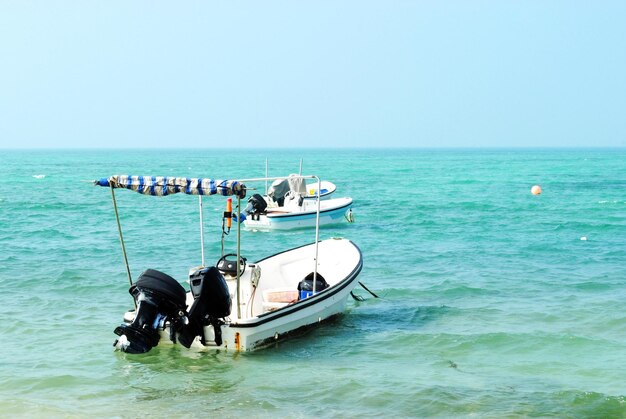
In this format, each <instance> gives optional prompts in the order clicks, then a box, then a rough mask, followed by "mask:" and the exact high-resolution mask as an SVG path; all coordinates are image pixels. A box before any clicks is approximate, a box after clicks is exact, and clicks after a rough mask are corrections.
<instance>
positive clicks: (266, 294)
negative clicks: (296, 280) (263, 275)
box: [263, 288, 298, 312]
mask: <svg viewBox="0 0 626 419" xmlns="http://www.w3.org/2000/svg"><path fill="white" fill-rule="evenodd" d="M296 301H298V290H295V289H293V288H268V289H266V290H263V312H268V311H274V310H278V309H279V308H282V307H285V306H287V305H289V304H292V303H295V302H296Z"/></svg>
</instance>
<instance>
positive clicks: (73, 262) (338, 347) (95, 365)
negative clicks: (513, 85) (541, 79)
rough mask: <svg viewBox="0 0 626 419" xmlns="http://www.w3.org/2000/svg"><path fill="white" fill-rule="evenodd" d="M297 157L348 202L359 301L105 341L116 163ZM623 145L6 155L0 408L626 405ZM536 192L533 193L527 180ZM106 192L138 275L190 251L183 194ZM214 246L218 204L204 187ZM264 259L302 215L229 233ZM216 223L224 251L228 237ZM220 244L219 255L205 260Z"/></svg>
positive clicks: (220, 173)
mask: <svg viewBox="0 0 626 419" xmlns="http://www.w3.org/2000/svg"><path fill="white" fill-rule="evenodd" d="M268 156H269V157H270V161H269V166H270V173H269V174H270V176H274V175H284V174H289V173H294V172H297V171H298V168H299V160H300V158H303V159H304V160H303V166H304V169H303V172H306V173H312V174H317V175H319V176H320V177H321V178H322V179H327V180H329V181H332V182H333V183H335V184H336V185H337V191H336V192H335V196H337V197H339V196H349V197H352V198H353V199H354V204H353V213H354V218H355V222H354V223H353V224H349V223H347V222H346V223H343V224H338V225H334V226H328V227H326V228H323V229H322V231H321V235H320V236H321V238H328V237H334V236H342V237H346V238H348V239H350V240H352V241H354V242H355V243H356V244H357V245H358V246H359V247H360V248H361V250H362V252H363V257H364V267H363V270H362V272H361V275H360V280H361V281H362V282H363V283H364V284H365V285H366V286H368V287H369V288H370V289H372V290H373V291H374V292H376V293H377V294H378V295H380V296H381V298H379V299H375V298H373V297H372V296H371V295H369V294H368V293H367V292H365V291H364V290H363V289H361V288H358V287H357V290H356V293H358V294H359V295H361V296H363V297H364V298H365V301H362V302H357V301H349V302H348V307H347V310H346V312H345V313H344V314H343V315H341V316H339V317H338V318H336V319H334V320H333V321H332V322H330V323H329V324H326V325H324V326H323V327H320V328H316V329H313V330H310V331H308V332H306V333H305V334H303V335H301V336H297V337H294V338H292V339H290V340H288V341H285V342H280V343H278V344H277V345H275V346H273V347H270V348H267V349H265V350H262V351H258V352H253V353H250V354H236V353H233V352H228V351H221V352H211V351H209V352H189V351H186V350H182V349H181V348H179V347H174V346H171V345H169V346H159V347H157V348H155V349H154V350H152V351H151V352H150V353H148V354H145V355H127V354H123V353H119V352H113V347H112V343H113V340H114V338H115V335H114V334H113V329H114V328H115V326H117V325H118V324H119V323H120V321H121V318H122V314H123V313H124V311H126V310H128V309H130V308H132V299H131V297H130V295H129V294H128V280H127V278H126V272H125V268H124V265H123V259H122V255H121V250H120V245H119V241H118V237H117V230H116V224H115V218H114V215H113V211H112V205H111V196H110V192H109V191H108V190H106V189H103V188H95V187H93V186H91V185H90V184H89V183H86V182H82V180H89V179H95V178H100V177H106V176H109V175H112V174H139V175H152V174H155V175H167V176H194V177H200V176H202V177H215V178H227V177H231V178H233V177H262V176H264V174H265V158H266V157H268ZM625 169H626V150H623V149H620V150H597V149H585V150H289V151H276V150H272V151H271V152H270V151H264V150H252V151H244V152H235V151H225V150H187V151H185V150H182V151H180V150H179V151H174V150H170V151H145V150H131V151H116V150H112V151H110V150H107V151H104V150H100V151H72V150H65V151H43V150H42V151H3V152H2V155H1V157H0V175H1V176H2V179H5V181H4V182H0V248H1V249H2V252H0V267H1V268H2V269H1V270H0V318H1V319H2V320H3V321H2V323H1V324H0V332H1V335H2V337H3V339H2V342H1V343H0V346H1V349H2V350H1V353H2V362H1V363H0V412H2V415H7V416H18V417H84V416H98V417H101V416H105V417H137V416H139V415H142V416H143V415H156V416H159V417H166V416H167V417H170V416H186V417H201V416H207V415H208V416H217V415H220V416H224V417H234V416H240V415H243V416H250V417H276V416H279V417H285V416H288V417H337V416H341V417H373V416H380V415H383V414H384V415H386V416H399V417H415V416H418V417H423V416H470V415H471V416H474V415H475V416H480V417H516V416H559V417H562V416H567V417H584V416H597V417H624V416H626V405H625V404H624V396H625V395H626V385H625V384H624V380H623V377H624V376H625V375H626V363H625V362H624V360H626V314H625V312H624V304H623V302H624V301H625V300H626V289H625V288H626V287H625V285H626V246H624V238H625V237H626V170H625ZM536 184H537V185H540V186H541V188H542V191H543V192H542V194H541V195H532V194H531V192H530V189H531V187H532V186H533V185H536ZM124 192H125V191H120V192H119V193H117V194H116V198H117V200H118V205H119V208H120V212H121V216H122V219H121V222H122V226H123V228H124V235H125V236H124V238H125V240H126V246H127V250H128V253H129V262H130V268H131V272H132V273H133V275H134V276H135V277H136V276H137V275H138V274H139V273H140V272H141V271H142V270H144V269H146V268H154V269H159V270H161V271H163V272H166V273H168V274H170V275H172V276H174V277H175V278H177V279H179V280H181V281H183V280H184V278H185V275H186V274H187V271H188V268H189V267H191V266H194V265H197V264H199V261H200V249H199V233H198V231H199V226H198V218H197V200H196V199H195V198H193V197H188V196H182V197H179V196H171V197H164V198H152V197H142V196H139V195H137V194H133V193H131V192H128V193H124ZM204 205H205V220H206V221H205V234H206V240H207V243H206V251H207V260H208V261H211V260H213V259H214V260H215V261H217V259H218V257H219V253H220V242H219V239H220V232H221V219H220V217H221V214H222V212H223V210H224V208H223V206H224V200H223V198H222V199H220V198H218V199H211V198H206V199H205V201H204ZM242 235H243V243H242V253H243V255H244V256H246V257H247V258H248V260H251V261H253V260H257V259H260V258H262V257H264V256H267V255H268V254H273V253H276V252H279V251H282V250H285V249H288V248H290V247H295V246H298V245H301V244H304V243H309V242H312V241H313V239H314V236H313V234H312V232H311V234H308V233H307V230H297V231H292V232H290V231H284V232H261V231H258V232H253V231H244V232H242ZM234 245H235V241H234V237H229V239H228V240H227V243H226V246H227V250H228V247H229V246H230V249H234ZM211 258H213V259H211Z"/></svg>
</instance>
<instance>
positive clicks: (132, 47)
mask: <svg viewBox="0 0 626 419" xmlns="http://www.w3.org/2000/svg"><path fill="white" fill-rule="evenodd" d="M624 22H626V1H623V0H619V1H602V0H600V1H597V2H591V1H576V0H572V1H559V0H548V1H546V0H528V1H513V0H498V1H495V0H494V1H471V0H456V1H454V0H450V1H447V0H442V1H434V0H429V1H420V0H413V1H411V0H397V1H394V0H385V1H382V0H381V1H368V0H358V1H348V0H345V1H341V0H332V1H331V0H318V1H293V0H291V1H271V0H269V1H211V0H202V1H183V2H165V1H154V0H150V1H145V0H133V1H102V0H100V1H82V0H81V1H54V2H52V1H47V0H41V1H31V0H20V1H17V0H0V60H1V61H0V148H79V147H81V148H215V147H220V148H222V147H245V148H250V147H258V148H266V147H306V148H309V147H626V24H625V23H624Z"/></svg>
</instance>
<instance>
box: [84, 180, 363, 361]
mask: <svg viewBox="0 0 626 419" xmlns="http://www.w3.org/2000/svg"><path fill="white" fill-rule="evenodd" d="M303 178H308V179H317V178H316V177H315V176H304V177H303ZM266 179H267V178H261V179H242V180H235V181H214V180H211V179H190V178H172V177H152V176H111V177H109V178H104V179H100V180H99V181H95V182H94V183H95V184H96V185H99V186H107V187H110V188H111V194H112V197H113V204H114V209H115V214H116V218H117V221H118V228H119V233H120V241H121V244H122V251H123V254H124V260H125V261H126V270H127V273H128V279H129V282H130V284H131V286H130V289H129V292H130V294H131V295H132V296H133V298H134V301H135V309H134V310H130V311H128V312H127V313H126V314H124V321H123V323H122V324H121V325H120V326H118V327H117V328H116V329H115V334H117V335H118V336H119V338H118V339H117V340H116V341H115V344H114V345H115V348H116V349H118V350H121V351H124V352H128V353H145V352H148V351H149V350H150V349H152V348H153V347H155V346H157V345H161V344H167V343H170V344H171V343H173V344H175V345H179V344H180V345H181V346H183V347H186V348H195V349H220V348H221V349H228V350H234V351H251V350H255V349H258V348H262V347H265V346H267V345H269V344H272V343H274V342H276V341H279V340H281V339H283V338H285V337H288V336H290V335H292V334H294V333H296V332H298V331H300V330H302V329H304V328H308V327H311V326H314V325H317V324H319V323H322V322H324V321H325V320H327V319H329V318H331V317H334V316H336V315H338V314H340V313H341V312H343V310H344V309H345V304H346V300H347V298H348V296H349V295H350V293H351V291H352V290H353V288H354V287H355V286H356V284H357V276H358V274H359V273H360V271H361V268H362V266H363V259H362V254H361V251H360V250H359V248H358V247H357V246H356V245H355V244H354V243H352V242H351V241H350V240H347V239H343V238H331V239H326V240H319V223H317V225H316V228H315V240H314V241H313V242H312V243H309V244H305V245H303V246H299V247H296V248H293V249H287V250H285V251H282V252H280V253H276V254H273V255H270V256H268V257H265V258H263V259H261V260H258V261H256V262H254V263H248V262H247V260H246V259H245V258H243V257H242V256H241V254H239V251H240V250H239V249H240V240H241V224H240V223H237V227H236V228H237V253H236V254H225V255H222V256H221V257H220V258H219V259H218V261H217V263H216V265H215V266H206V265H205V263H204V240H203V232H202V225H203V223H202V211H200V212H201V217H200V218H201V222H200V226H201V228H200V229H201V234H200V237H201V243H202V245H201V248H202V249H203V250H202V264H201V266H199V267H195V268H192V269H190V271H189V275H188V283H189V288H190V290H189V291H187V290H186V289H185V288H184V287H183V286H182V285H181V284H180V283H179V281H177V280H175V279H174V278H172V277H170V276H169V275H167V274H165V273H163V272H159V271H156V270H153V269H147V270H146V271H144V272H143V273H142V274H141V275H140V276H139V277H138V279H137V280H136V281H134V282H133V279H132V276H131V274H130V269H129V267H128V262H127V257H126V250H125V246H124V241H123V235H122V230H121V225H120V222H119V216H118V212H117V205H116V203H115V193H114V191H115V189H118V188H123V189H132V190H135V191H137V192H139V193H141V194H145V195H157V196H163V195H169V194H173V193H185V194H191V195H199V199H200V209H202V196H203V195H214V194H220V195H225V196H227V195H233V196H235V197H236V200H237V202H236V207H235V208H236V213H239V215H240V208H241V205H240V204H241V199H242V198H244V197H245V195H246V186H245V183H244V182H246V183H247V182H255V181H264V180H266ZM272 179H276V178H272ZM270 180H271V179H270ZM318 185H319V179H318ZM315 202H317V204H318V209H317V213H316V218H317V219H318V220H319V218H320V216H321V214H320V208H321V205H320V203H321V202H322V201H320V200H319V199H316V200H315ZM231 215H232V198H228V200H227V210H226V211H225V212H224V222H223V225H224V226H225V227H224V229H226V228H228V229H230V220H231ZM222 240H224V234H223V235H222Z"/></svg>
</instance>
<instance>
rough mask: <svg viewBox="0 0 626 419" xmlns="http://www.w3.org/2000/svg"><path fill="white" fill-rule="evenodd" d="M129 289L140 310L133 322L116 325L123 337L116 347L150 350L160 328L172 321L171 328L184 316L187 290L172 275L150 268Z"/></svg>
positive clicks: (157, 341) (156, 340)
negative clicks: (167, 321)
mask: <svg viewBox="0 0 626 419" xmlns="http://www.w3.org/2000/svg"><path fill="white" fill-rule="evenodd" d="M128 292H129V293H130V294H131V295H132V296H133V298H134V299H135V302H136V305H137V310H136V314H135V319H134V320H133V322H132V323H131V324H125V323H124V324H122V325H120V326H118V327H116V328H115V334H116V335H118V336H119V337H120V338H119V339H117V340H116V341H115V344H114V346H115V347H116V348H118V349H120V350H121V351H123V352H128V353H131V354H139V353H145V352H148V351H149V350H150V349H152V348H153V347H154V346H156V345H157V344H158V343H159V330H158V329H159V327H162V326H163V325H164V324H165V321H166V320H169V321H170V325H171V327H174V324H177V323H179V320H180V319H181V318H182V317H183V316H184V315H185V309H186V307H187V306H186V303H185V300H186V292H185V289H184V288H183V287H182V285H180V284H179V283H178V281H176V280H175V279H174V278H172V277H170V276H169V275H166V274H164V273H163V272H159V271H157V270H154V269H148V270H146V271H145V272H144V273H142V274H141V275H140V276H139V279H138V280H137V282H135V283H134V284H133V285H132V286H131V287H130V289H129V290H128Z"/></svg>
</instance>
